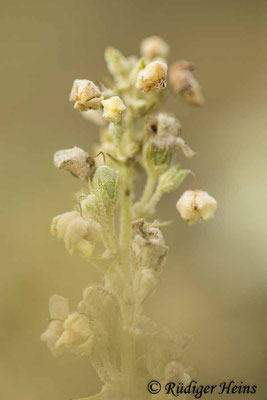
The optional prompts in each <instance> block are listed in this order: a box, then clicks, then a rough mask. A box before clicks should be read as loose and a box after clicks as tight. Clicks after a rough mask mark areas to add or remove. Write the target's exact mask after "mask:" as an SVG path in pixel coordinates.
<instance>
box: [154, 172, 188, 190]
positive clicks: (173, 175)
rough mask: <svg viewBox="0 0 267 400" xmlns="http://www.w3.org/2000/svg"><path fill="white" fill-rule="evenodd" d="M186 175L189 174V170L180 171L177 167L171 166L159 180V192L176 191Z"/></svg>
mask: <svg viewBox="0 0 267 400" xmlns="http://www.w3.org/2000/svg"><path fill="white" fill-rule="evenodd" d="M188 174H190V170H186V169H180V167H179V165H173V166H172V167H171V168H169V169H168V170H167V171H166V172H164V174H162V175H161V176H160V178H159V187H160V189H161V191H162V192H164V193H166V192H172V191H173V190H176V189H177V188H178V187H179V186H180V184H181V183H182V182H183V181H184V179H185V178H186V177H187V175H188Z"/></svg>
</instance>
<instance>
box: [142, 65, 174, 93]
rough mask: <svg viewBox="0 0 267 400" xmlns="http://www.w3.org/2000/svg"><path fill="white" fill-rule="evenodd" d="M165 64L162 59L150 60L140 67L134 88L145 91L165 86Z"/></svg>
mask: <svg viewBox="0 0 267 400" xmlns="http://www.w3.org/2000/svg"><path fill="white" fill-rule="evenodd" d="M167 70H168V67H167V64H165V63H164V62H162V61H152V62H151V63H149V64H148V65H147V66H146V67H145V68H144V69H142V70H141V71H140V72H139V74H138V77H137V82H136V88H137V89H139V90H142V91H143V92H145V93H147V92H149V91H150V90H151V89H162V88H165V87H166V78H167Z"/></svg>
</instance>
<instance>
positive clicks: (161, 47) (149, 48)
mask: <svg viewBox="0 0 267 400" xmlns="http://www.w3.org/2000/svg"><path fill="white" fill-rule="evenodd" d="M169 50H170V47H169V45H168V44H167V43H166V42H165V41H164V40H163V39H162V38H161V37H159V36H150V37H148V38H146V39H144V40H143V41H142V42H141V55H142V56H143V57H145V58H147V59H149V60H153V59H154V58H167V57H168V54H169Z"/></svg>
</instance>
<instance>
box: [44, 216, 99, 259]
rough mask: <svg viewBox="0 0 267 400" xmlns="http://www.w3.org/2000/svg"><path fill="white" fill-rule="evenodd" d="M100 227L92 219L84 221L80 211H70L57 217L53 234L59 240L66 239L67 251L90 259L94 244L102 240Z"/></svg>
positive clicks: (52, 227) (53, 222) (52, 230)
mask: <svg viewBox="0 0 267 400" xmlns="http://www.w3.org/2000/svg"><path fill="white" fill-rule="evenodd" d="M100 232H101V229H100V225H99V224H98V223H97V222H95V221H93V220H92V219H89V218H86V219H84V218H83V217H81V215H80V214H79V213H78V211H70V212H67V213H64V214H60V215H57V216H56V217H54V218H53V220H52V224H51V234H52V235H53V236H56V237H57V238H58V239H64V242H65V245H66V248H67V250H68V251H69V253H70V254H73V252H74V250H78V251H79V252H81V253H82V254H84V255H86V256H87V257H90V256H91V255H92V253H93V250H94V243H96V242H97V241H98V240H99V238H100Z"/></svg>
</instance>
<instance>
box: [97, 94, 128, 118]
mask: <svg viewBox="0 0 267 400" xmlns="http://www.w3.org/2000/svg"><path fill="white" fill-rule="evenodd" d="M102 105H103V108H104V112H103V118H105V119H107V120H109V121H112V122H120V120H121V117H122V113H123V112H124V111H125V110H126V107H125V105H124V103H123V101H122V100H121V98H120V97H119V96H113V97H111V98H110V99H107V100H103V101H102Z"/></svg>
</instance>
